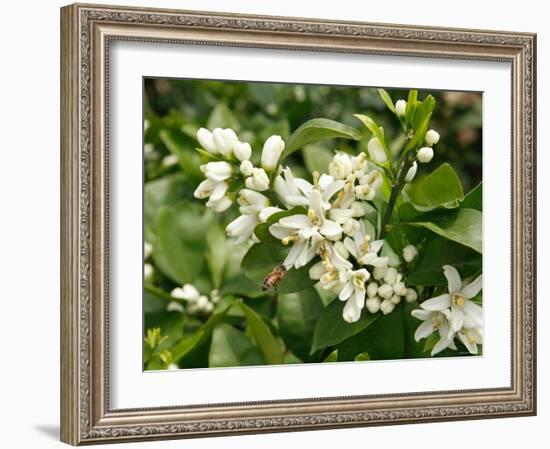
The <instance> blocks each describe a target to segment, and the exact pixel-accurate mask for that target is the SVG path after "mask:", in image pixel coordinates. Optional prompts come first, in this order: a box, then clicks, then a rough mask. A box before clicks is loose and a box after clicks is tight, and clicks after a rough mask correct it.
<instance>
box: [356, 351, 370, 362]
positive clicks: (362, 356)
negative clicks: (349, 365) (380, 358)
mask: <svg viewBox="0 0 550 449" xmlns="http://www.w3.org/2000/svg"><path fill="white" fill-rule="evenodd" d="M368 360H372V359H371V358H370V355H369V353H368V352H362V353H361V354H357V355H356V356H355V361H356V362H366V361H368Z"/></svg>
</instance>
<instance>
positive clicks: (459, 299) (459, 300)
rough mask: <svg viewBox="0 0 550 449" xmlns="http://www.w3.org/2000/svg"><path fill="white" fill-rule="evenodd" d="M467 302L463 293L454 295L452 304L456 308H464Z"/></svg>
mask: <svg viewBox="0 0 550 449" xmlns="http://www.w3.org/2000/svg"><path fill="white" fill-rule="evenodd" d="M465 301H466V300H465V299H464V296H462V294H461V293H453V297H452V302H453V304H454V305H455V306H458V307H462V306H464V302H465Z"/></svg>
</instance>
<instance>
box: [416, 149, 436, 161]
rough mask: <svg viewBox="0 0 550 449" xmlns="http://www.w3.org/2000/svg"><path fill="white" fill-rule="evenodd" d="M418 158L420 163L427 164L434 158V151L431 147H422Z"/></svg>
mask: <svg viewBox="0 0 550 449" xmlns="http://www.w3.org/2000/svg"><path fill="white" fill-rule="evenodd" d="M416 157H417V158H418V162H420V163H422V164H427V163H428V162H430V161H431V160H432V158H433V157H434V150H432V149H431V148H430V147H422V148H420V150H418V153H416Z"/></svg>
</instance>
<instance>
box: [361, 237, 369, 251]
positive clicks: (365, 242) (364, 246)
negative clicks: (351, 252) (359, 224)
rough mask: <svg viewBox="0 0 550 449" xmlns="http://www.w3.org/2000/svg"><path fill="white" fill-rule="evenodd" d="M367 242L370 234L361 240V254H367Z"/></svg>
mask: <svg viewBox="0 0 550 449" xmlns="http://www.w3.org/2000/svg"><path fill="white" fill-rule="evenodd" d="M369 243H370V235H366V236H365V240H364V241H363V244H362V245H361V247H360V248H359V250H360V251H361V254H367V253H368V252H369Z"/></svg>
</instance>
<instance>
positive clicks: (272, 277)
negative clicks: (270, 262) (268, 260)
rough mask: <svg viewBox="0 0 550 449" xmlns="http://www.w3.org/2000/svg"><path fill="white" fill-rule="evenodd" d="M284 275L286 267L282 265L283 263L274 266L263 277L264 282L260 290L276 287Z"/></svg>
mask: <svg viewBox="0 0 550 449" xmlns="http://www.w3.org/2000/svg"><path fill="white" fill-rule="evenodd" d="M285 275H286V268H285V267H284V265H278V266H276V267H275V268H273V270H272V271H271V273H269V274H268V275H267V276H266V277H265V279H264V283H263V285H262V290H264V291H265V290H269V289H270V288H276V287H277V284H279V282H281V281H282V280H283V278H284V277H285Z"/></svg>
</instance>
